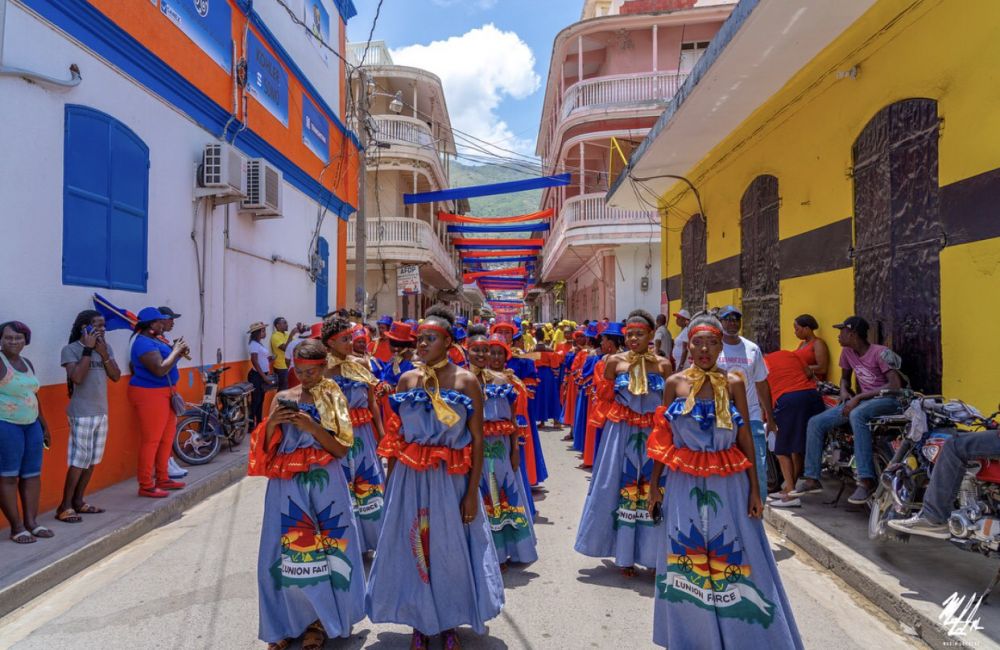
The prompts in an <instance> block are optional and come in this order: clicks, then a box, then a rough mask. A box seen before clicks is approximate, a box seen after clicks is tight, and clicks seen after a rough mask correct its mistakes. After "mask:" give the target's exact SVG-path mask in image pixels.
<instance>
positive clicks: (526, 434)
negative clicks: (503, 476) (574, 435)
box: [514, 382, 538, 485]
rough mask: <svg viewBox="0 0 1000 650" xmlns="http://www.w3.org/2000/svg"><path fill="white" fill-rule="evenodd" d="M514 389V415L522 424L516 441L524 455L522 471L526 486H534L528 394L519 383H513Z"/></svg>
mask: <svg viewBox="0 0 1000 650" xmlns="http://www.w3.org/2000/svg"><path fill="white" fill-rule="evenodd" d="M514 388H516V389H517V399H516V400H515V401H514V415H515V416H517V421H518V422H519V423H520V422H524V425H520V424H519V425H518V427H517V428H518V431H519V435H518V440H519V441H520V442H521V445H522V446H521V453H522V454H523V455H524V470H525V473H526V474H527V475H528V485H536V484H537V483H538V469H537V465H536V464H535V440H534V438H532V436H531V429H529V428H528V421H529V415H528V392H527V389H526V388H525V387H523V386H521V385H520V384H519V383H517V382H514Z"/></svg>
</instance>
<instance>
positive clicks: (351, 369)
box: [326, 354, 378, 386]
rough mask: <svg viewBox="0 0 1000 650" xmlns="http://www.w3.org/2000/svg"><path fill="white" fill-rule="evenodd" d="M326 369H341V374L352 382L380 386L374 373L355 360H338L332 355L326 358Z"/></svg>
mask: <svg viewBox="0 0 1000 650" xmlns="http://www.w3.org/2000/svg"><path fill="white" fill-rule="evenodd" d="M326 367H327V368H340V374H341V376H343V377H346V378H347V379H350V380H351V381H360V382H361V383H363V384H368V385H369V386H375V385H376V384H378V379H375V375H373V374H372V371H371V370H369V369H368V368H367V367H365V365H364V364H362V363H358V362H357V361H355V360H354V359H349V358H344V359H338V358H337V357H335V356H333V355H332V354H330V355H327V357H326Z"/></svg>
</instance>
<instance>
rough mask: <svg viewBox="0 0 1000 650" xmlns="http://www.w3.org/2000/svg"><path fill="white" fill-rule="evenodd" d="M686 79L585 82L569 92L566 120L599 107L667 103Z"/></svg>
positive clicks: (660, 75) (654, 76)
mask: <svg viewBox="0 0 1000 650" xmlns="http://www.w3.org/2000/svg"><path fill="white" fill-rule="evenodd" d="M686 78H687V75H686V74H680V73H677V72H644V73H640V74H627V75H614V76H608V77H595V78H593V79H584V80H583V81H578V82H577V83H575V84H573V85H572V86H570V87H569V88H567V89H566V94H565V95H563V104H562V119H564V120H565V119H566V118H568V117H569V116H570V114H572V113H573V112H574V111H578V110H583V109H587V108H592V107H598V106H607V107H614V106H616V105H623V106H624V105H628V104H637V103H641V102H652V101H663V102H667V101H669V100H670V98H671V97H673V96H674V94H675V93H676V92H677V89H678V88H680V87H681V84H682V83H684V80H685V79H686Z"/></svg>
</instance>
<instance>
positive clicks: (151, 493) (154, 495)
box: [139, 488, 170, 499]
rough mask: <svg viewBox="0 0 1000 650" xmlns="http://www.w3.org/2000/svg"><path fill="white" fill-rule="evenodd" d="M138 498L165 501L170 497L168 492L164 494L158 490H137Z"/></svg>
mask: <svg viewBox="0 0 1000 650" xmlns="http://www.w3.org/2000/svg"><path fill="white" fill-rule="evenodd" d="M139 496H141V497H149V498H150V499H165V498H167V497H168V496H170V493H169V492H164V491H163V490H161V489H159V488H139Z"/></svg>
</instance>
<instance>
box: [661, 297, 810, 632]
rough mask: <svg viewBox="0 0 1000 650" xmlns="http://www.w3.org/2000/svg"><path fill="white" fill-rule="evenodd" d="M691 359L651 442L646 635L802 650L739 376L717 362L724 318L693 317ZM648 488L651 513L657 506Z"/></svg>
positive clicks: (673, 380)
mask: <svg viewBox="0 0 1000 650" xmlns="http://www.w3.org/2000/svg"><path fill="white" fill-rule="evenodd" d="M688 336H689V339H688V341H689V343H688V346H689V356H688V359H690V360H691V363H692V365H691V366H690V367H689V368H687V369H686V370H684V371H683V372H680V373H677V374H676V375H673V376H672V377H670V379H668V380H667V384H666V387H665V389H664V392H663V401H664V404H665V405H666V406H663V407H661V408H660V409H658V410H657V413H656V426H655V429H654V432H653V435H652V437H651V439H650V443H649V456H650V459H651V460H652V461H654V465H653V475H652V480H654V481H656V480H658V479H659V477H660V476H661V474H662V473H663V472H664V470H666V493H667V495H669V498H668V499H666V501H665V503H663V505H662V520H663V523H662V525H661V526H660V545H659V550H658V552H657V558H656V585H655V591H654V608H653V641H654V642H655V643H656V644H657V645H659V646H664V647H670V648H706V649H709V648H711V649H713V650H720V649H723V648H769V649H775V650H786V649H788V650H799V649H801V648H802V647H803V646H802V640H801V638H800V637H799V632H798V628H797V627H796V625H795V619H794V618H793V616H792V610H791V608H790V607H789V605H788V598H787V597H786V596H785V590H784V587H782V584H781V578H780V577H779V576H778V568H777V566H776V565H775V563H774V556H773V555H772V554H771V547H770V545H769V544H768V541H767V536H766V535H765V533H764V526H763V524H762V523H761V520H760V518H761V515H762V514H763V512H764V506H763V504H762V502H761V498H760V488H759V487H758V482H757V471H756V468H755V467H754V463H753V460H752V459H753V458H754V445H753V438H752V436H751V433H750V428H749V427H748V426H747V424H746V422H747V402H746V391H745V388H744V385H743V381H742V379H741V377H739V376H738V375H736V374H729V375H728V376H727V375H726V373H725V372H723V371H722V370H720V369H719V367H718V366H717V365H716V360H717V359H718V357H719V354H720V353H721V352H722V324H721V323H720V322H719V321H718V319H716V318H715V317H714V316H708V315H701V316H696V317H695V318H694V320H692V321H691V326H690V329H689V330H688ZM661 498H662V497H661V496H660V495H659V494H658V493H654V495H653V496H652V498H650V502H649V513H650V514H651V515H652V516H653V517H657V516H659V515H660V512H661Z"/></svg>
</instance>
